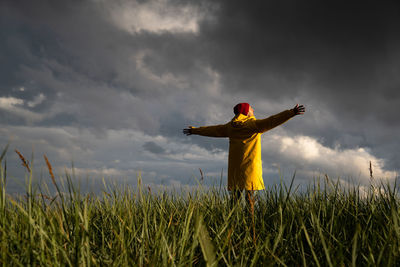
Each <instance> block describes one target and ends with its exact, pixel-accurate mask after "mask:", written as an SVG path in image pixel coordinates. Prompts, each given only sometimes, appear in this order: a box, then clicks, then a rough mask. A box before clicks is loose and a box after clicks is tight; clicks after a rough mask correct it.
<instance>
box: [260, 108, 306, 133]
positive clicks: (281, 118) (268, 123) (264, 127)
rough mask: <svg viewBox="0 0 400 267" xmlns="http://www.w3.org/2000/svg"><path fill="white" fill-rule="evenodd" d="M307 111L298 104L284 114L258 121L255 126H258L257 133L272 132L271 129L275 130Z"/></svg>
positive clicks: (283, 112)
mask: <svg viewBox="0 0 400 267" xmlns="http://www.w3.org/2000/svg"><path fill="white" fill-rule="evenodd" d="M305 110H306V109H305V107H304V106H303V105H300V106H299V105H298V104H297V105H296V106H295V107H294V108H292V109H288V110H285V111H282V112H280V113H278V114H275V115H273V116H271V117H268V118H266V119H262V120H256V121H255V124H256V128H257V132H259V133H264V132H266V131H268V130H271V129H273V128H275V127H276V126H279V125H281V124H282V123H284V122H286V121H288V120H289V119H290V118H292V117H294V116H296V115H301V114H304V112H305Z"/></svg>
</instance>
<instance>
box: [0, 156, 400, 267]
mask: <svg viewBox="0 0 400 267" xmlns="http://www.w3.org/2000/svg"><path fill="white" fill-rule="evenodd" d="M1 159H3V157H2V158H1ZM0 162H1V160H0ZM47 162H48V161H47ZM27 164H28V163H27ZM48 166H50V167H49V169H50V170H51V164H50V162H48ZM0 175H1V188H0V189H1V190H0V192H1V193H0V201H1V202H0V223H1V229H0V240H1V241H0V242H1V257H0V260H1V263H2V264H4V265H6V266H7V265H10V266H11V265H12V266H14V265H15V266H27V265H36V266H39V265H40V266H60V265H61V266H64V265H67V266H70V265H72V266H90V265H93V266H105V265H113V266H129V265H132V266H160V265H162V266H174V265H176V266H191V265H200V266H203V265H209V266H212V265H214V266H217V265H221V266H224V265H228V266H231V265H242V266H259V265H261V264H262V265H267V266H268V265H271V266H275V265H284V266H285V265H290V266H293V265H295V266H299V265H304V266H306V265H307V266H308V265H315V266H340V265H342V266H366V265H383V266H387V265H396V264H397V265H398V264H399V263H400V260H399V254H400V242H399V241H400V227H399V221H400V214H399V198H398V195H397V192H396V191H395V189H396V186H389V185H385V184H381V185H380V186H377V187H374V188H373V187H371V188H370V189H369V190H367V191H366V192H364V191H362V190H360V188H359V187H352V188H349V187H342V186H341V185H340V183H339V182H333V181H331V180H329V179H327V178H326V179H323V180H322V182H321V183H322V184H321V186H320V184H319V182H318V181H316V182H315V183H313V184H310V186H309V187H308V188H307V189H306V190H303V191H296V192H294V190H293V188H292V186H291V185H289V186H287V187H286V186H285V185H283V186H276V187H272V188H269V189H267V190H265V191H263V192H259V194H258V195H257V197H256V199H255V202H254V203H250V205H248V204H246V202H245V201H244V199H243V200H242V201H241V202H239V203H232V202H231V201H230V198H229V195H228V194H227V193H226V191H221V190H219V189H216V188H211V189H207V190H204V189H203V188H202V187H201V186H199V188H198V190H194V191H191V192H189V191H185V192H181V194H178V193H175V194H171V193H167V192H165V193H162V192H161V193H157V194H155V193H152V192H151V190H148V189H147V188H145V189H144V188H142V187H141V186H140V183H139V186H138V187H137V188H132V187H116V186H111V187H110V186H107V185H106V187H105V190H104V192H103V193H102V194H98V195H94V194H84V195H83V194H80V193H79V190H77V189H76V188H75V187H74V185H73V181H72V179H71V177H69V176H68V174H66V177H63V178H64V180H65V181H66V183H65V184H64V186H63V185H61V184H58V183H59V182H60V179H56V177H54V174H52V172H50V174H49V182H50V184H49V187H50V186H54V187H56V190H57V194H55V195H49V193H48V192H47V191H46V192H40V191H39V190H38V189H37V188H32V183H31V182H30V181H31V180H32V177H31V172H28V171H27V186H26V194H24V195H21V196H20V197H11V196H9V195H7V192H6V190H5V183H6V178H7V176H6V170H5V168H4V164H3V163H2V164H1V169H0ZM139 182H140V177H139Z"/></svg>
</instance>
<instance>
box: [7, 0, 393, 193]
mask: <svg viewBox="0 0 400 267" xmlns="http://www.w3.org/2000/svg"><path fill="white" fill-rule="evenodd" d="M399 32H400V5H399V4H396V3H395V1H393V2H391V1H381V2H377V1H362V2H359V1H353V2H349V1H338V0H336V1H286V0H285V1H253V2H252V3H251V4H249V3H248V2H246V1H232V0H226V1H211V0H209V1H207V0H202V1H180V0H171V1H168V0H154V1H133V0H129V1H128V0H127V1H123V0H117V1H111V0H109V1H107V0H87V1H45V0H43V1H42V0H40V1H11V0H10V1H1V3H0V62H1V64H0V141H1V143H0V144H1V146H2V147H4V146H5V145H6V144H7V143H9V144H10V147H9V150H8V153H7V172H8V176H9V177H10V178H9V188H8V190H10V191H18V190H21V188H22V186H23V176H24V170H23V168H22V167H21V164H20V162H19V159H18V158H17V157H18V156H17V155H16V153H15V152H14V150H15V149H18V150H19V151H21V152H22V153H23V154H24V155H25V156H26V157H27V158H29V159H30V158H31V155H32V154H33V157H34V161H33V162H34V170H35V172H36V176H37V177H42V178H43V179H48V174H47V172H46V169H45V168H44V167H45V162H44V160H43V157H42V156H43V154H46V155H47V156H48V157H49V159H50V162H51V163H52V164H53V167H54V168H55V170H56V172H57V174H58V175H60V176H61V175H63V173H64V171H65V169H66V168H67V169H70V168H71V164H72V163H73V165H74V169H75V173H76V175H77V176H79V177H86V180H87V181H89V183H90V184H92V185H94V186H96V185H98V184H101V177H103V176H104V177H107V178H108V179H110V180H112V181H115V182H116V183H118V184H120V183H122V184H136V179H137V178H136V177H137V175H138V173H141V175H142V177H143V182H144V183H145V184H148V185H151V186H157V185H164V186H169V185H172V186H180V185H195V184H196V183H197V182H196V179H199V178H200V174H199V168H201V169H202V170H203V172H204V174H205V180H206V182H207V183H209V184H212V183H217V184H219V181H220V177H221V171H222V170H223V180H224V183H225V179H226V169H227V149H228V140H226V139H212V138H206V137H200V136H191V137H186V136H184V135H183V134H182V128H184V127H186V126H187V125H194V126H200V125H212V124H221V123H225V122H227V121H229V120H230V119H231V118H232V117H233V112H232V107H233V106H234V105H235V104H236V103H238V102H249V103H250V104H251V105H252V106H253V107H254V109H255V116H256V117H257V118H264V117H267V116H270V115H273V114H275V113H278V112H280V111H282V110H285V109H288V108H292V107H293V106H294V105H295V104H296V103H300V104H304V105H305V106H306V108H307V112H306V114H305V115H303V116H298V117H295V118H293V119H292V120H290V121H289V122H287V123H286V124H284V125H283V126H280V127H278V128H275V129H273V130H271V131H270V132H267V133H265V134H264V135H263V139H262V147H263V154H262V156H263V168H264V180H265V183H266V184H267V185H273V184H274V183H276V182H277V181H279V177H283V179H285V180H288V179H290V178H291V176H292V175H293V173H294V171H296V175H297V176H296V177H297V178H296V179H297V180H296V182H297V183H298V184H308V183H309V182H310V181H312V180H313V178H315V177H318V176H320V175H324V174H328V175H329V176H330V177H332V178H334V179H336V178H338V177H341V179H342V180H343V181H345V180H351V181H353V182H355V183H360V184H366V183H368V182H369V170H368V167H369V162H370V161H371V162H372V166H373V172H374V176H375V178H376V179H378V178H384V179H391V180H393V179H394V177H395V176H396V175H397V172H398V170H399V169H400V156H399V153H398V151H400V142H399V139H398V136H400V119H399V118H398V111H399V107H400V75H399V74H400V35H399Z"/></svg>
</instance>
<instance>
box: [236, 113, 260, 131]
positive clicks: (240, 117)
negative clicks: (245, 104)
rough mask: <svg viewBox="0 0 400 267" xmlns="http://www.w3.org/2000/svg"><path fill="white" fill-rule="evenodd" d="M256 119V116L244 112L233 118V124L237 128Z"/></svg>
mask: <svg viewBox="0 0 400 267" xmlns="http://www.w3.org/2000/svg"><path fill="white" fill-rule="evenodd" d="M255 119H256V118H255V117H254V116H246V115H243V114H238V115H236V116H235V117H233V119H232V120H231V125H232V127H235V128H242V127H244V126H245V125H246V123H247V122H249V121H251V120H255Z"/></svg>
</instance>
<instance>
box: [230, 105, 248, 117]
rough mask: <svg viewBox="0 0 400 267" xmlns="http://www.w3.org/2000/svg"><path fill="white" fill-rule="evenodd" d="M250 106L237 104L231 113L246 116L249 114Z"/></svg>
mask: <svg viewBox="0 0 400 267" xmlns="http://www.w3.org/2000/svg"><path fill="white" fill-rule="evenodd" d="M249 109H250V104H249V103H239V104H237V105H236V106H235V107H234V108H233V113H235V114H236V115H238V114H239V113H241V114H243V115H246V116H247V114H249Z"/></svg>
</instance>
